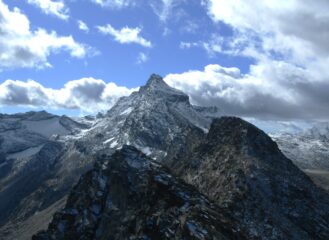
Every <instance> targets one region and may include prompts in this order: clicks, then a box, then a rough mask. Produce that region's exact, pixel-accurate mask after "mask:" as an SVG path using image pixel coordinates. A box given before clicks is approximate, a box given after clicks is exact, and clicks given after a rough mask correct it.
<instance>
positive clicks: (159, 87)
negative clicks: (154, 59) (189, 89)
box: [139, 74, 189, 102]
mask: <svg viewBox="0 0 329 240" xmlns="http://www.w3.org/2000/svg"><path fill="white" fill-rule="evenodd" d="M139 94H141V95H144V96H145V97H146V96H147V97H151V98H157V99H160V98H162V99H163V98H165V100H167V101H185V102H189V97H188V95H187V94H185V93H183V92H182V91H180V90H178V89H175V88H172V87H170V86H169V85H168V84H167V83H166V82H165V81H164V80H163V78H162V77H161V76H160V75H157V74H152V75H151V76H150V78H149V79H148V81H147V82H146V84H145V85H144V86H142V87H141V88H140V90H139Z"/></svg>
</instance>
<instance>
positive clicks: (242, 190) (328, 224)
mask: <svg viewBox="0 0 329 240" xmlns="http://www.w3.org/2000/svg"><path fill="white" fill-rule="evenodd" d="M178 164H179V163H178ZM178 166H179V165H177V163H176V167H175V169H178V171H177V172H178V174H180V175H181V176H183V178H184V179H185V180H186V181H187V182H188V183H190V184H192V185H194V186H197V187H198V189H199V190H200V191H201V192H202V193H204V194H206V195H207V196H208V197H210V199H212V200H214V201H215V202H216V203H218V204H219V205H220V206H222V207H225V208H227V209H229V210H230V211H231V213H232V216H233V218H234V219H235V220H234V221H235V222H236V224H237V225H238V226H239V227H240V229H241V230H242V231H244V232H246V233H247V236H248V238H250V239H254V238H260V239H327V237H328V236H329V196H328V195H327V194H326V193H324V192H323V191H322V190H321V189H319V188H317V187H316V186H315V185H314V184H313V182H312V181H311V180H310V179H309V178H308V177H307V176H306V175H305V174H304V173H303V172H302V171H301V170H299V169H298V168H297V167H296V166H295V165H294V164H293V163H292V162H291V161H290V160H289V159H287V158H286V157H285V156H284V155H283V154H282V153H281V152H280V150H279V149H278V147H277V144H276V143H275V142H273V141H272V140H271V138H270V137H268V136H267V135H266V134H265V133H264V132H263V131H261V130H259V129H258V128H256V127H255V126H253V125H252V124H250V123H248V122H246V121H244V120H241V119H239V118H235V117H223V118H220V119H217V120H215V121H214V122H213V124H212V125H211V128H210V131H209V133H208V136H207V138H206V140H205V142H204V143H202V144H201V145H200V146H198V147H197V148H196V150H195V151H194V152H192V153H191V154H190V155H189V156H188V157H186V158H185V160H183V161H182V162H181V165H180V166H179V167H178Z"/></svg>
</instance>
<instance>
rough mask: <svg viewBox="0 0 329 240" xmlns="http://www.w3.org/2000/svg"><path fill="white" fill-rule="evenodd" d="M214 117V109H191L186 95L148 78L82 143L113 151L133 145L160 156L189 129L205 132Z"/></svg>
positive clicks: (119, 102)
mask: <svg viewBox="0 0 329 240" xmlns="http://www.w3.org/2000/svg"><path fill="white" fill-rule="evenodd" d="M210 110H211V111H210ZM210 112H211V113H210ZM216 116H219V111H218V109H217V108H211V109H210V108H204V109H203V108H202V107H194V106H193V105H191V104H190V102H189V97H188V95H186V94H185V93H183V92H181V91H179V90H177V89H174V88H172V87H170V86H169V85H167V84H166V83H165V82H164V80H163V79H162V77H160V76H159V75H156V74H152V75H151V76H150V78H149V79H148V81H147V83H146V85H145V86H142V87H141V88H140V89H139V91H137V92H134V93H132V94H131V95H130V96H127V97H122V98H120V99H119V100H118V102H117V103H116V104H115V105H114V106H113V107H112V108H111V109H110V110H109V111H108V112H107V114H106V115H105V117H104V118H102V119H100V120H98V121H97V123H96V124H95V126H94V127H93V128H92V130H91V131H89V133H88V134H86V136H85V137H84V138H83V139H82V141H85V140H87V139H89V140H88V141H95V139H96V140H97V141H101V142H100V144H98V145H97V146H100V147H105V148H108V147H110V148H116V149H118V148H120V147H122V146H123V145H124V144H128V145H130V144H133V145H134V146H135V147H137V148H138V149H140V150H142V151H144V152H145V153H147V154H152V153H155V152H157V153H158V154H156V155H158V156H159V153H161V154H160V155H161V156H164V155H165V154H166V152H167V151H168V148H169V146H170V145H171V143H172V142H174V141H175V142H176V143H177V142H182V139H183V138H184V137H185V135H186V134H187V133H188V132H190V131H192V129H197V130H196V131H200V132H202V131H203V132H206V131H207V130H208V128H209V127H210V123H211V118H212V117H216ZM193 131H194V130H193ZM96 135H97V136H98V138H95V136H96ZM92 145H94V144H92ZM145 149H147V151H145Z"/></svg>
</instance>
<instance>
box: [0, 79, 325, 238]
mask: <svg viewBox="0 0 329 240" xmlns="http://www.w3.org/2000/svg"><path fill="white" fill-rule="evenodd" d="M222 115H223V113H222V112H221V111H220V109H218V108H216V107H199V106H193V105H191V104H190V102H189V97H188V96H187V95H186V94H184V93H183V92H181V91H179V90H176V89H174V88H171V87H169V86H168V85H167V84H166V83H165V82H164V81H163V80H162V78H161V77H160V76H158V75H155V74H154V75H152V76H151V77H150V79H149V80H148V82H147V84H146V85H145V86H143V87H141V88H140V89H139V91H137V92H134V93H132V94H131V95H130V96H128V97H123V98H121V99H119V100H118V102H117V103H116V104H115V105H114V106H113V107H112V108H111V109H110V110H109V111H108V112H107V113H106V114H99V115H97V116H96V117H84V118H75V119H72V118H69V117H66V116H62V117H59V116H55V115H52V114H49V113H46V112H29V113H25V114H14V115H5V114H4V115H0V152H1V154H0V239H30V238H31V237H32V235H35V236H34V239H315V238H316V239H328V237H329V227H328V226H329V196H328V193H327V192H325V191H324V190H323V189H321V188H319V187H317V186H316V185H315V184H313V182H312V181H311V180H310V179H309V178H308V176H307V175H305V174H304V173H303V172H302V171H301V170H299V168H301V169H303V170H305V171H306V172H307V171H311V170H312V171H314V170H316V171H317V170H318V169H321V168H322V169H327V167H328V165H329V160H328V158H326V156H329V152H326V149H327V148H326V146H327V145H325V144H328V138H327V136H329V134H328V135H326V133H325V131H324V130H323V129H326V128H325V127H323V126H321V128H317V129H318V130H316V129H315V128H314V129H312V130H310V132H309V133H307V134H306V133H305V134H303V135H300V136H298V137H296V136H294V135H292V134H291V135H288V134H286V135H284V134H282V135H277V136H272V137H273V139H275V140H276V141H277V142H278V144H279V147H280V149H281V150H282V151H283V153H284V154H285V155H287V157H288V158H290V159H291V160H292V161H293V163H295V164H296V165H297V166H298V167H299V168H297V167H296V166H295V165H294V164H293V163H292V162H291V160H289V159H288V158H286V157H285V156H284V155H283V154H282V153H281V152H280V150H279V149H278V146H277V145H276V143H275V142H273V141H272V140H271V138H270V137H268V136H267V135H266V134H265V133H264V132H262V131H261V130H259V129H257V128H256V127H255V126H253V125H251V124H249V123H248V122H245V121H243V120H241V119H239V118H235V117H222ZM214 119H215V120H214ZM293 140H294V141H295V142H293ZM317 141H318V142H317ZM315 143H321V144H324V145H321V147H320V145H316V144H315ZM303 144H304V145H303ZM305 145H306V146H310V147H309V149H312V151H310V150H306V149H307V148H304V147H303V146H305ZM317 146H319V147H317ZM300 149H301V150H300ZM303 151H304V152H303ZM327 153H328V155H326V154H327ZM298 154H299V155H298ZM307 173H308V174H310V173H309V172H307ZM310 175H312V174H310ZM79 179H80V180H79ZM318 179H319V178H317V177H315V178H314V181H315V182H316V183H318V184H319V182H318ZM320 185H321V184H320ZM322 185H323V183H322ZM53 216H54V217H53ZM50 222H51V223H50ZM48 223H50V225H49V228H48V230H47V231H43V232H40V233H38V234H37V232H39V231H40V230H45V229H47V226H48ZM175 237H176V238H175Z"/></svg>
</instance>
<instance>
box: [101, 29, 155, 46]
mask: <svg viewBox="0 0 329 240" xmlns="http://www.w3.org/2000/svg"><path fill="white" fill-rule="evenodd" d="M97 29H98V30H99V32H101V33H102V34H105V35H111V36H112V37H113V38H114V40H115V41H117V42H119V43H121V44H130V43H135V44H139V45H141V46H143V47H147V48H150V47H152V43H151V42H150V41H149V40H146V39H145V38H143V37H142V36H140V33H141V31H142V28H140V27H136V28H129V27H124V28H121V29H115V28H113V27H112V26H111V25H110V24H107V25H105V26H97Z"/></svg>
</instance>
